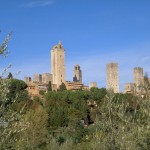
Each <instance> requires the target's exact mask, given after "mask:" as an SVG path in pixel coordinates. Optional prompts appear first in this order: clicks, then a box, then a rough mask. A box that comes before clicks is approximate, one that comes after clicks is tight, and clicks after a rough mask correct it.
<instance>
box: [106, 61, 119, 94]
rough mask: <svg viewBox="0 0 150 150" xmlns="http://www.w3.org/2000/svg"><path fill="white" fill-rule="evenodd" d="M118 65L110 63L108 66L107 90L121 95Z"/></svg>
mask: <svg viewBox="0 0 150 150" xmlns="http://www.w3.org/2000/svg"><path fill="white" fill-rule="evenodd" d="M118 74H119V73H118V63H108V64H107V66H106V82H107V83H106V84H107V89H112V90H113V91H114V93H119V75H118Z"/></svg>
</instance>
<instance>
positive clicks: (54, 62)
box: [51, 42, 66, 88]
mask: <svg viewBox="0 0 150 150" xmlns="http://www.w3.org/2000/svg"><path fill="white" fill-rule="evenodd" d="M51 73H52V79H53V84H56V85H57V88H59V86H60V85H61V84H62V82H63V83H65V81H66V66H65V49H64V48H63V46H62V44H61V42H59V43H58V44H57V45H55V46H53V48H52V50H51Z"/></svg>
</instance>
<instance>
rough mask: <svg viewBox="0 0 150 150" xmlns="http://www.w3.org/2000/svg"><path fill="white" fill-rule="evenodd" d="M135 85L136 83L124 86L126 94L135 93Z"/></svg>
mask: <svg viewBox="0 0 150 150" xmlns="http://www.w3.org/2000/svg"><path fill="white" fill-rule="evenodd" d="M134 90H135V84H134V83H126V84H125V85H124V93H134Z"/></svg>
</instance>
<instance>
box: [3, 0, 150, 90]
mask: <svg viewBox="0 0 150 150" xmlns="http://www.w3.org/2000/svg"><path fill="white" fill-rule="evenodd" d="M149 8H150V1H149V0H0V29H1V31H2V32H1V33H0V42H2V41H3V39H4V38H5V36H6V35H7V34H8V33H9V32H10V31H13V34H12V37H11V39H10V41H9V44H8V49H9V51H10V54H9V56H8V58H6V59H2V58H0V61H1V62H0V63H1V65H0V69H1V70H2V68H4V67H6V66H7V65H8V64H12V68H11V69H10V71H12V72H13V74H16V73H17V72H18V71H21V73H20V74H19V75H17V77H18V78H21V79H23V78H24V76H32V75H33V74H34V73H45V72H50V49H51V48H52V46H53V45H55V44H57V43H58V41H59V40H61V41H62V43H63V46H64V48H65V50H66V68H67V70H66V71H67V80H72V76H73V67H74V65H75V64H79V65H80V66H81V69H82V72H83V82H84V83H85V84H86V85H88V84H89V82H90V81H97V82H98V86H99V87H105V85H106V64H107V63H109V62H118V63H119V80H120V87H121V90H122V89H123V85H124V83H126V82H133V68H134V67H143V68H144V71H145V72H148V74H149V75H150V69H149V68H150V9H149Z"/></svg>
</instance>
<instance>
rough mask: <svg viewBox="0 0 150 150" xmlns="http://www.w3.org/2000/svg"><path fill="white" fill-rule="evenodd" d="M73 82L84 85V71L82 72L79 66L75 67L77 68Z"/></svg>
mask: <svg viewBox="0 0 150 150" xmlns="http://www.w3.org/2000/svg"><path fill="white" fill-rule="evenodd" d="M73 81H74V82H80V83H82V71H81V69H80V66H79V65H75V66H74V76H73Z"/></svg>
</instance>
